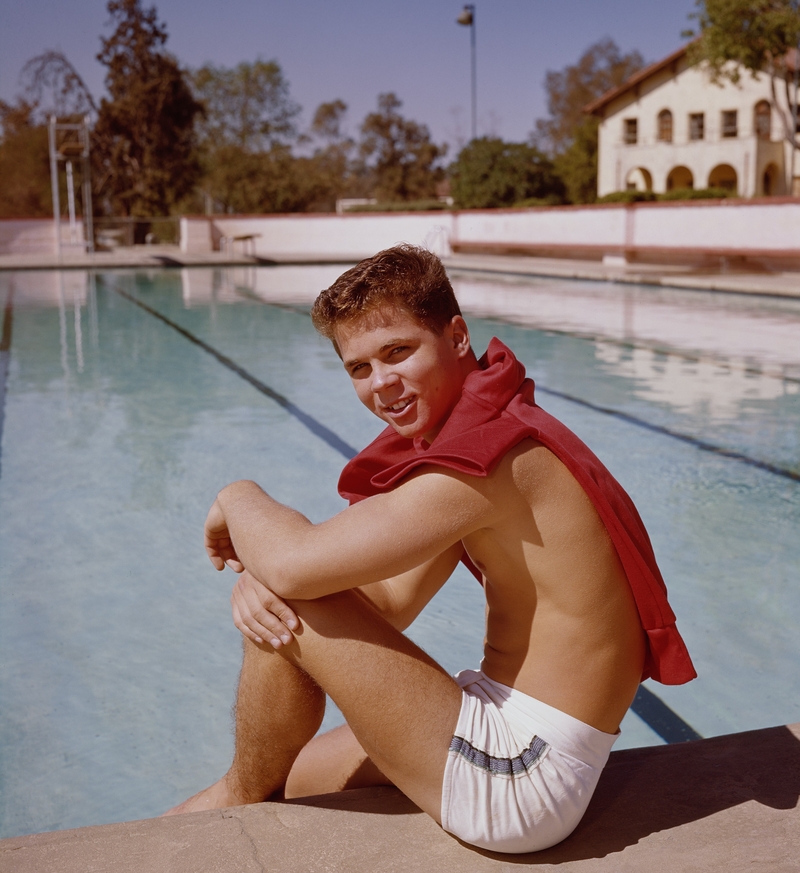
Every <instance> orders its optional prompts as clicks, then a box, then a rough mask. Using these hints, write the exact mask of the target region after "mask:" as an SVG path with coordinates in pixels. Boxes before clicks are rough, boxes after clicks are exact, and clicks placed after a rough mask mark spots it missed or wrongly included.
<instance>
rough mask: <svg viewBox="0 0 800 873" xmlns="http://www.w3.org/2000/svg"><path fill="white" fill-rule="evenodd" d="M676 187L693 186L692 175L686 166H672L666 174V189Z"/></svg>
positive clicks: (671, 189) (673, 189)
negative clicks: (667, 174)
mask: <svg viewBox="0 0 800 873" xmlns="http://www.w3.org/2000/svg"><path fill="white" fill-rule="evenodd" d="M677 188H694V176H693V175H692V171H691V170H690V169H689V168H688V167H673V168H672V169H671V170H670V171H669V176H667V191H675V190H676V189H677Z"/></svg>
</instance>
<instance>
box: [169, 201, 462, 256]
mask: <svg viewBox="0 0 800 873" xmlns="http://www.w3.org/2000/svg"><path fill="white" fill-rule="evenodd" d="M209 226H210V233H209V232H208V231H207V230H206V229H205V228H207V227H209ZM451 229H452V216H451V214H450V213H449V212H444V211H443V212H413V213H411V212H406V213H387V214H381V215H375V214H372V213H363V214H358V213H356V214H353V215H233V216H222V215H220V216H214V217H213V219H208V218H204V217H198V218H184V219H182V220H181V249H182V250H183V251H184V252H187V253H188V252H207V251H212V250H219V248H220V241H221V238H222V237H228V238H230V237H239V236H248V235H251V234H252V235H253V236H254V240H253V244H254V245H255V253H256V255H258V256H259V257H262V258H275V259H276V260H291V259H292V258H298V259H302V260H324V259H325V258H330V257H336V258H338V259H345V260H353V261H358V260H361V258H365V257H369V255H373V254H375V252H377V251H380V250H381V249H385V248H388V247H390V246H393V245H395V244H396V243H399V242H408V243H413V244H414V245H424V246H426V247H427V248H430V249H431V251H435V252H436V254H438V255H442V256H446V255H448V254H450V251H449V249H448V248H447V241H448V239H449V237H450V233H451ZM233 246H234V250H235V251H236V252H237V253H238V252H242V251H244V243H243V242H236V241H234V243H233Z"/></svg>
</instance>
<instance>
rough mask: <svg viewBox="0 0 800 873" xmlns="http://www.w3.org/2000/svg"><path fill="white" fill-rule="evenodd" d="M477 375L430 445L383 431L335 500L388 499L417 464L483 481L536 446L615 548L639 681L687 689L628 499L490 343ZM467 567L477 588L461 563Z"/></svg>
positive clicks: (654, 570) (672, 629)
mask: <svg viewBox="0 0 800 873" xmlns="http://www.w3.org/2000/svg"><path fill="white" fill-rule="evenodd" d="M480 367H481V369H479V370H475V371H474V372H472V373H470V374H469V376H467V378H466V381H465V382H464V389H463V393H462V396H461V399H460V400H459V402H458V403H457V404H456V407H455V409H454V410H453V412H452V414H451V415H450V417H449V418H448V419H447V422H446V423H445V425H444V427H443V428H442V430H441V432H440V433H439V435H438V436H437V437H436V439H434V441H433V442H432V443H431V444H430V445H428V443H426V442H425V441H424V440H423V439H421V438H419V439H415V440H408V439H406V438H405V437H401V436H400V435H399V434H397V432H396V431H395V430H394V429H393V428H391V427H387V428H386V430H384V431H383V433H381V434H380V436H378V438H377V439H375V440H374V441H373V442H372V443H370V445H368V446H367V447H366V448H365V449H364V450H363V451H361V452H359V454H358V455H356V457H355V458H353V460H352V461H350V462H349V463H348V464H347V466H346V467H345V468H344V470H343V471H342V475H341V477H340V479H339V493H340V494H341V495H342V497H344V498H346V499H347V500H349V501H350V503H356V502H358V501H359V500H363V499H364V498H366V497H371V496H372V495H373V494H379V493H382V492H385V491H391V490H392V488H394V486H395V485H397V483H398V482H399V481H400V480H401V479H402V478H403V477H404V476H407V475H408V473H409V472H411V470H413V469H414V468H415V467H418V466H421V465H423V464H433V465H436V466H440V467H448V468H450V469H452V470H458V471H460V472H462V473H466V474H468V475H472V476H486V475H488V473H489V472H490V471H491V470H492V468H493V467H495V466H496V465H497V463H498V462H499V461H500V459H501V458H502V457H503V456H504V455H505V454H506V453H507V452H508V451H509V450H510V449H511V448H513V447H514V446H515V445H516V444H517V443H519V442H521V441H522V440H523V439H525V438H526V437H532V438H533V439H535V440H538V441H539V442H540V443H542V444H543V445H544V446H546V447H547V448H548V449H550V451H551V452H553V454H554V455H555V456H556V457H557V458H558V459H559V460H560V461H561V462H562V463H563V464H564V465H565V466H566V468H567V469H568V470H569V471H570V473H572V475H573V476H574V477H575V479H576V480H577V481H578V483H579V484H580V485H581V487H582V488H583V490H584V491H585V492H586V494H587V495H588V497H589V499H590V500H591V501H592V503H593V504H594V507H595V509H596V510H597V513H598V515H599V516H600V518H601V519H602V521H603V523H604V524H605V526H606V529H607V530H608V533H609V535H610V537H611V540H612V542H613V543H614V547H615V548H616V550H617V554H618V555H619V558H620V561H621V562H622V566H623V568H624V570H625V573H626V575H627V577H628V582H629V583H630V586H631V591H632V592H633V596H634V599H635V601H636V606H637V608H638V610H639V617H640V618H641V622H642V627H643V628H644V630H645V632H646V634H647V640H648V644H649V645H648V651H647V655H646V657H645V664H644V672H643V675H642V678H643V679H647V678H648V677H652V678H653V679H656V680H657V681H659V682H663V683H665V684H667V685H680V684H682V683H684V682H688V681H689V680H690V679H694V678H695V676H696V675H697V673H696V672H695V669H694V666H693V665H692V661H691V658H690V657H689V653H688V651H687V649H686V645H685V643H684V642H683V639H682V638H681V635H680V634H679V633H678V629H677V627H676V626H675V615H674V613H673V612H672V609H670V605H669V603H668V602H667V588H666V586H665V584H664V580H663V579H662V577H661V573H660V572H659V569H658V565H657V564H656V559H655V555H654V554H653V547H652V546H651V544H650V539H649V537H648V536H647V531H646V530H645V528H644V524H643V523H642V520H641V518H639V513H638V512H637V511H636V507H635V506H634V505H633V502H632V501H631V499H630V497H628V495H627V494H626V493H625V491H624V490H623V488H622V486H621V485H620V484H619V482H617V480H616V479H614V477H613V476H612V475H611V473H609V472H608V470H607V469H606V468H605V467H604V466H603V465H602V464H601V463H600V461H599V460H598V458H597V457H596V456H595V455H594V454H593V453H592V452H591V451H590V449H589V448H588V447H587V446H585V445H584V444H583V443H582V442H581V441H580V440H579V439H578V437H577V436H575V434H574V433H572V431H571V430H569V429H568V428H567V427H565V426H564V425H563V424H561V422H560V421H558V420H557V419H555V418H553V416H552V415H549V414H548V413H547V412H545V411H544V410H543V409H542V408H541V407H539V406H537V405H536V402H535V401H534V397H533V391H534V383H533V381H532V380H531V379H526V378H525V368H524V367H523V366H522V364H520V363H519V361H517V359H516V358H515V357H514V355H513V353H512V352H511V350H510V349H508V348H507V347H506V346H505V345H504V344H503V343H501V342H500V340H498V339H496V338H495V339H492V341H491V342H490V343H489V348H488V350H487V352H486V354H485V355H484V356H483V357H482V358H481V360H480ZM465 563H467V566H469V567H470V569H471V570H472V571H473V573H475V574H476V576H478V577H479V578H480V574H479V573H478V572H477V570H476V569H475V567H474V566H471V562H469V561H468V559H467V561H465Z"/></svg>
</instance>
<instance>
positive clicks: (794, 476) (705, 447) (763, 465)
mask: <svg viewBox="0 0 800 873" xmlns="http://www.w3.org/2000/svg"><path fill="white" fill-rule="evenodd" d="M536 390H537V391H540V392H541V393H542V394H549V395H550V396H551V397H558V398H560V399H561V400H567V401H569V402H570V403H577V404H578V405H579V406H585V407H586V408H587V409H591V410H592V411H594V412H600V413H602V414H603V415H611V416H613V417H614V418H619V419H620V420H622V421H626V422H628V424H635V425H636V426H637V427H643V428H645V429H646V430H650V431H653V432H654V433H660V434H663V435H664V436H668V437H672V438H673V439H676V440H680V441H681V442H684V443H688V444H689V445H690V446H694V447H695V448H696V449H701V450H702V451H704V452H713V454H715V455H721V456H722V457H725V458H730V459H731V460H733V461H741V463H743V464H748V465H749V466H751V467H756V468H757V469H759V470H764V471H765V472H767V473H772V474H773V475H775V476H782V477H783V478H784V479H791V480H792V481H793V482H800V473H797V472H795V471H794V470H789V469H787V468H786V467H779V466H777V465H776V464H770V463H769V462H768V461H759V460H758V458H751V457H750V456H749V455H743V454H742V453H741V452H736V451H734V450H733V449H726V448H724V447H723V446H716V445H714V444H713V443H707V442H705V441H703V440H699V439H697V437H693V436H689V434H685V433H680V431H676V430H670V428H668V427H662V426H661V425H660V424H652V423H651V422H649V421H645V420H644V419H643V418H636V416H634V415H628V413H627V412H621V411H620V410H618V409H610V408H609V407H607V406H598V405H597V404H596V403H590V402H589V401H588V400H582V399H581V398H580V397H573V396H572V395H571V394H565V393H564V392H563V391H555V390H554V389H553V388H545V387H544V386H542V385H539V384H538V383H537V385H536Z"/></svg>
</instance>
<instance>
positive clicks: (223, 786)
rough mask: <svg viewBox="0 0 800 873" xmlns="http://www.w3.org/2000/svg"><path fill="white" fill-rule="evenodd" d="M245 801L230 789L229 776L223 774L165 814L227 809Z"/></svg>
mask: <svg viewBox="0 0 800 873" xmlns="http://www.w3.org/2000/svg"><path fill="white" fill-rule="evenodd" d="M244 803H247V801H246V800H241V799H240V798H239V797H237V796H236V795H235V794H234V793H233V791H231V790H230V788H229V787H228V782H227V778H226V777H225V776H223V777H222V779H220V780H219V782H215V783H214V784H213V785H209V786H208V788H204V789H203V790H202V791H198V792H197V794H195V795H193V796H192V797H190V798H189V799H188V800H184V801H183V803H179V804H178V805H177V806H173V807H172V809H170V810H167V812H165V813H164V814H163V815H181V814H182V813H184V812H201V811H202V810H204V809H225V808H227V807H229V806H241V805H242V804H244Z"/></svg>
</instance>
